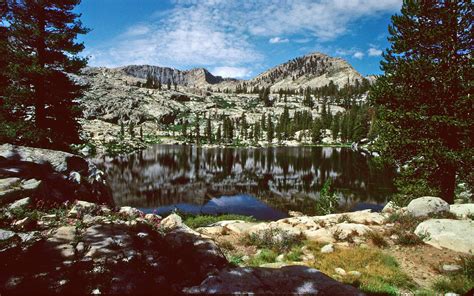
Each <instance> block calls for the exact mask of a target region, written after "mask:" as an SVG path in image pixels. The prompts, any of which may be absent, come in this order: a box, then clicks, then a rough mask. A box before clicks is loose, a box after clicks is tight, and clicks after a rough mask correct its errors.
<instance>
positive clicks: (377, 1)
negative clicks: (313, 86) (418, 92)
mask: <svg viewBox="0 0 474 296" xmlns="http://www.w3.org/2000/svg"><path fill="white" fill-rule="evenodd" d="M401 2H402V0H83V1H82V3H81V4H80V5H79V6H78V8H77V11H78V12H80V13H82V18H81V20H82V22H83V23H84V25H85V26H86V27H88V28H91V29H92V31H91V32H90V33H88V34H87V35H85V36H81V37H80V41H83V42H84V43H85V46H86V50H85V51H84V55H87V56H88V57H89V64H90V65H91V66H107V67H117V66H124V65H130V64H151V65H159V66H167V67H174V68H178V69H183V70H185V69H190V68H195V67H204V68H207V69H208V70H209V71H211V72H212V73H213V74H215V75H221V76H225V77H235V78H252V77H254V76H256V75H258V74H259V73H261V72H262V71H264V70H266V69H268V68H270V67H273V66H276V65H278V64H281V63H283V62H286V61H288V60H290V59H293V58H295V57H298V56H302V55H305V54H308V53H311V52H315V51H319V52H322V53H326V54H328V55H331V56H338V57H342V58H344V59H346V60H348V61H349V62H350V63H351V64H352V65H353V66H354V67H355V68H356V69H357V70H358V71H359V72H361V73H362V74H364V75H369V74H380V73H381V71H380V67H379V62H380V59H381V56H380V54H381V53H382V50H384V49H385V48H387V47H388V46H389V44H388V42H387V41H386V39H387V27H388V25H389V23H390V16H391V15H392V14H395V13H398V12H399V10H400V7H401Z"/></svg>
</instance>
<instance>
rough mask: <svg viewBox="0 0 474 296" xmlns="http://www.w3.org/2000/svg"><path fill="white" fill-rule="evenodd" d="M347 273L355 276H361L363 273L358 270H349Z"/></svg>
mask: <svg viewBox="0 0 474 296" xmlns="http://www.w3.org/2000/svg"><path fill="white" fill-rule="evenodd" d="M347 274H349V275H351V276H354V277H360V276H361V275H362V273H360V272H358V271H357V270H352V271H349V272H348V273H347Z"/></svg>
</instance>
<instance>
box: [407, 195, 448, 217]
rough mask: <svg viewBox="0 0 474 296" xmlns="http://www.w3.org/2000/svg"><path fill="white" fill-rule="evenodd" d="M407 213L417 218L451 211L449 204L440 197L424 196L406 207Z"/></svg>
mask: <svg viewBox="0 0 474 296" xmlns="http://www.w3.org/2000/svg"><path fill="white" fill-rule="evenodd" d="M406 210H407V213H409V214H411V215H413V216H415V217H420V216H428V215H429V214H436V213H441V212H448V211H449V204H448V203H447V202H445V201H444V200H442V199H441V198H439V197H433V196H424V197H420V198H417V199H414V200H412V201H411V202H410V203H409V204H408V206H407V207H406Z"/></svg>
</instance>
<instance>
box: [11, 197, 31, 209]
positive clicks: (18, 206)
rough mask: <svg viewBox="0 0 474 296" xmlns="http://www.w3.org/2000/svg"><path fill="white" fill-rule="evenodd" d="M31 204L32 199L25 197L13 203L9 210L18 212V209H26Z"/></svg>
mask: <svg viewBox="0 0 474 296" xmlns="http://www.w3.org/2000/svg"><path fill="white" fill-rule="evenodd" d="M30 203H31V198H29V197H25V198H22V199H19V200H17V201H15V202H13V203H11V204H10V205H9V206H8V210H10V211H12V210H16V209H21V208H24V207H26V206H28V205H29V204H30Z"/></svg>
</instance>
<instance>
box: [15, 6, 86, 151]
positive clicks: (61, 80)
mask: <svg viewBox="0 0 474 296" xmlns="http://www.w3.org/2000/svg"><path fill="white" fill-rule="evenodd" d="M9 2H10V1H9ZM10 3H11V7H10V9H11V16H12V17H11V19H10V27H9V37H10V39H9V41H10V44H9V45H10V47H11V49H12V53H14V55H13V56H12V58H11V60H10V67H9V70H10V71H8V75H9V76H10V79H11V80H13V81H15V89H14V90H13V89H12V92H11V94H10V97H9V100H10V101H16V102H20V104H18V105H17V106H15V107H18V108H22V109H23V110H26V109H32V110H34V117H33V122H34V125H35V127H36V129H37V132H36V135H37V137H38V142H36V143H29V144H32V145H39V146H46V147H52V148H58V149H65V150H67V149H69V144H72V143H79V142H80V139H79V129H80V125H79V124H78V122H77V118H78V117H79V116H80V114H81V111H80V109H79V106H78V104H77V102H76V99H77V98H78V97H80V96H81V95H82V92H83V90H84V87H83V86H80V85H78V84H76V83H75V82H74V80H73V79H72V78H70V75H69V74H79V73H80V71H81V69H82V68H83V67H85V66H86V63H87V61H86V59H84V58H80V57H79V56H78V54H79V53H80V52H81V51H82V50H83V49H84V45H83V44H82V43H77V42H76V38H77V36H78V35H79V34H85V33H87V32H88V29H86V28H84V27H83V26H82V24H81V22H80V20H79V17H80V15H79V14H77V13H75V12H74V9H75V7H76V6H77V5H78V4H79V3H80V0H48V1H11V2H10ZM25 113H26V112H25ZM23 120H25V121H28V120H29V118H28V117H25V118H23Z"/></svg>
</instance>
